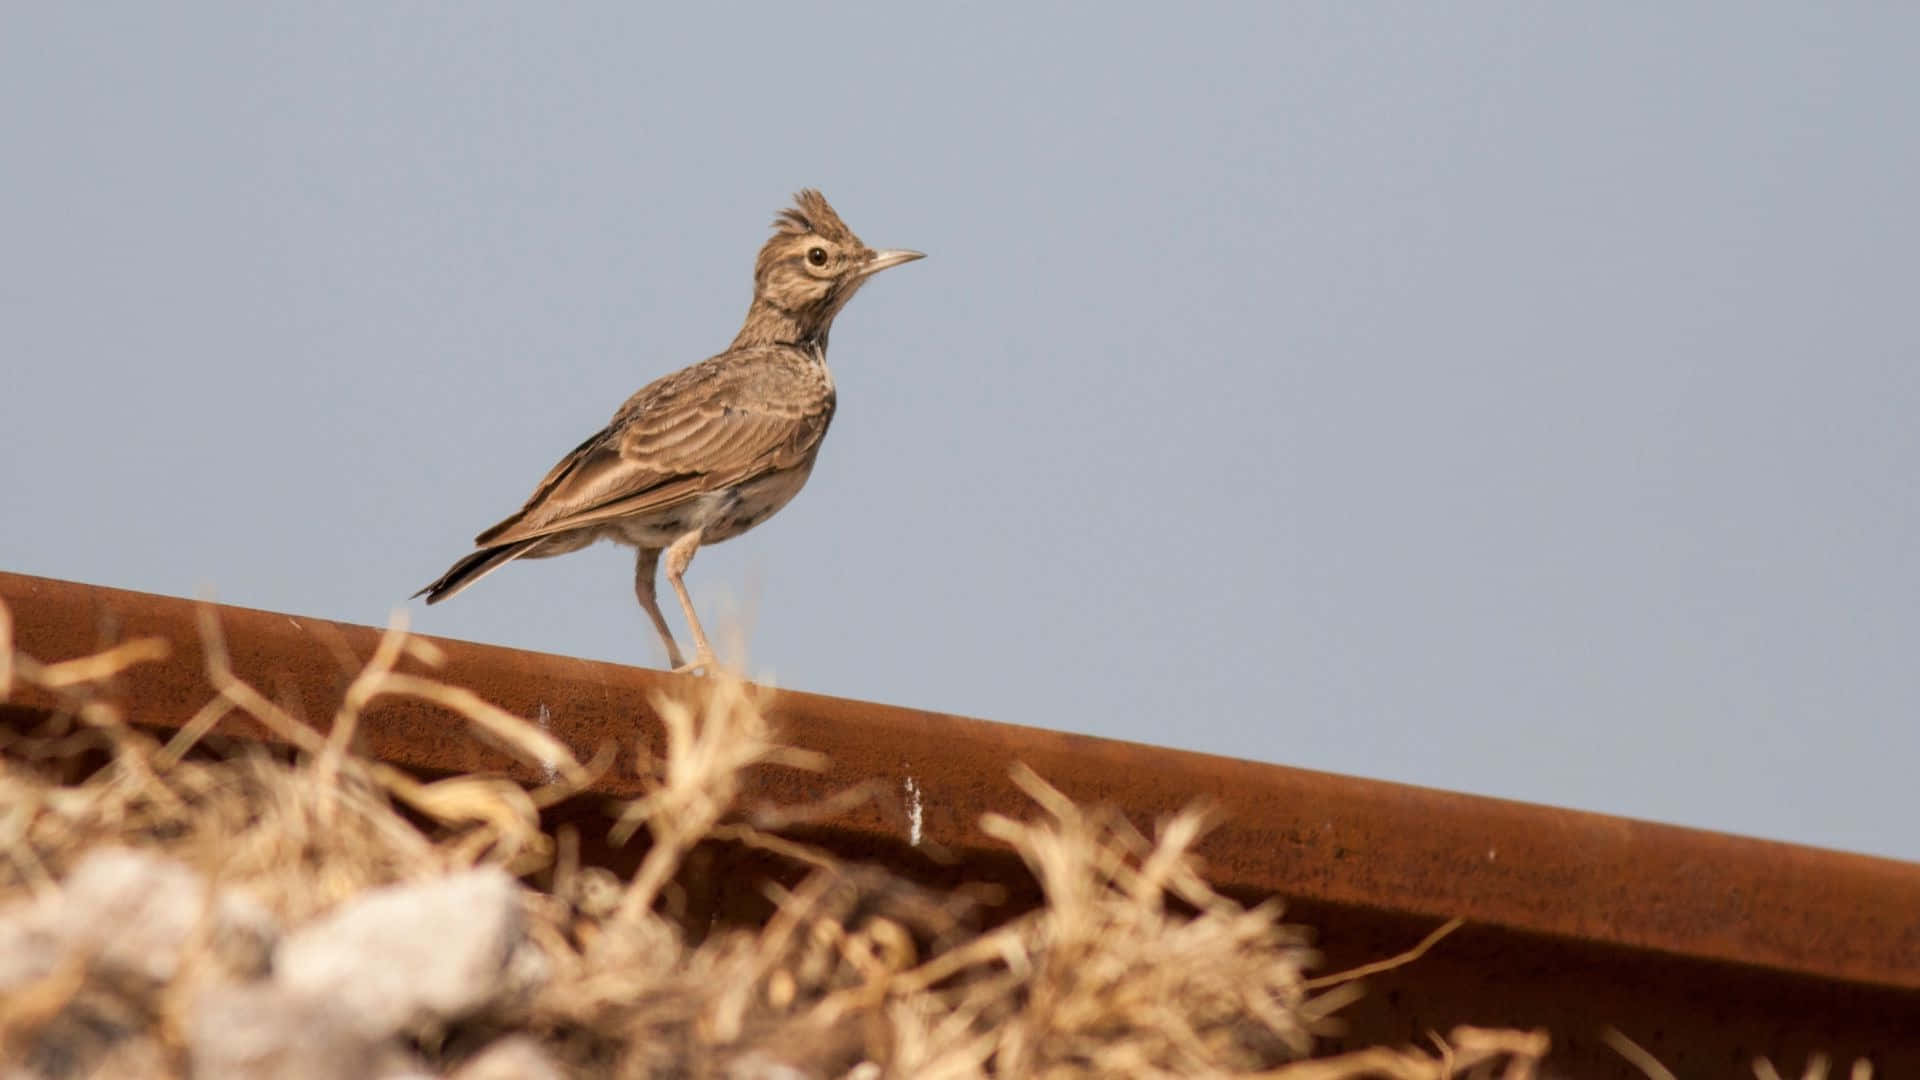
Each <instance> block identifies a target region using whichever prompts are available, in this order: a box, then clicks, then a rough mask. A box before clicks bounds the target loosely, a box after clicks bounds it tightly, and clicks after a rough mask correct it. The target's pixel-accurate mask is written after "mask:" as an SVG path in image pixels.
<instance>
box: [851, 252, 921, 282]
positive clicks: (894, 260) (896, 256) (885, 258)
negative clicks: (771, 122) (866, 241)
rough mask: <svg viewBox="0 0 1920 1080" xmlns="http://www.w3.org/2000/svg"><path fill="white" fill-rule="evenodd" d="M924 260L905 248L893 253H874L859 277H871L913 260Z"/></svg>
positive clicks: (919, 255) (861, 269)
mask: <svg viewBox="0 0 1920 1080" xmlns="http://www.w3.org/2000/svg"><path fill="white" fill-rule="evenodd" d="M924 258H926V256H925V255H922V254H920V253H919V252H917V251H908V250H906V249H905V248H899V249H896V250H893V251H876V252H874V253H873V257H872V258H870V259H868V260H867V265H865V266H863V267H861V268H860V276H861V277H872V276H873V275H875V274H877V273H879V272H880V271H882V270H885V269H886V268H888V267H890V266H899V265H900V264H901V263H910V262H912V261H913V260H915V259H924Z"/></svg>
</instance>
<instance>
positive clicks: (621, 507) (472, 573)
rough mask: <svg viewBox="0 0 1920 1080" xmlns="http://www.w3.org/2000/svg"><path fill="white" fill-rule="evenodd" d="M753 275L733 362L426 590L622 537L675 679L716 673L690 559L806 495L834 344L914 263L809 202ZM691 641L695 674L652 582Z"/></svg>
mask: <svg viewBox="0 0 1920 1080" xmlns="http://www.w3.org/2000/svg"><path fill="white" fill-rule="evenodd" d="M773 228H774V234H773V236H772V238H770V239H769V240H768V241H767V242H766V245H765V246H764V247H762V248H761V249H760V257H759V259H758V260H757V261H756V262H755V263H754V268H753V305H752V306H751V307H749V308H748V309H747V319H746V324H745V325H744V326H742V327H741V328H740V333H739V335H738V336H736V337H735V338H734V339H733V344H732V345H729V346H727V351H725V352H723V353H721V354H719V355H718V356H713V357H709V358H708V359H706V360H702V361H700V362H699V363H697V364H695V365H693V366H692V367H689V368H683V369H682V370H680V371H676V372H674V373H673V374H671V375H667V376H664V377H662V378H660V379H656V380H655V381H654V382H652V383H651V384H649V385H648V386H647V387H646V388H644V389H642V390H641V391H640V392H639V393H637V394H635V395H633V396H632V397H630V398H628V399H627V403H626V404H625V405H622V406H620V410H619V411H618V412H616V413H614V414H613V421H612V422H611V423H609V424H608V425H607V426H606V427H604V428H602V429H601V430H600V431H599V432H598V433H596V434H595V435H593V437H591V438H589V439H588V440H587V441H586V442H583V443H581V444H580V445H579V446H578V447H577V448H575V450H574V451H573V453H571V454H568V455H567V456H566V457H565V458H562V459H561V461H560V463H559V464H558V465H555V466H554V467H553V471H551V472H549V473H547V476H546V479H544V480H542V481H540V484H539V486H538V487H536V488H534V491H533V495H532V497H530V498H528V499H527V503H526V505H525V506H522V507H521V508H520V511H519V512H518V513H516V514H514V515H513V516H512V517H509V518H508V519H506V520H505V521H502V522H501V523H500V524H498V525H495V526H494V527H493V528H491V529H488V530H487V531H486V532H483V533H481V534H480V535H479V536H477V537H475V538H474V543H475V545H476V546H477V548H478V550H476V551H474V552H473V553H472V554H470V555H468V556H467V557H465V558H463V559H461V560H460V561H459V562H457V563H454V564H453V567H452V568H451V569H449V570H448V571H447V572H446V573H444V574H442V575H440V579H439V580H437V581H435V582H434V583H433V584H431V585H428V586H427V587H426V588H424V589H421V590H420V591H419V592H417V593H415V594H414V595H415V596H423V595H424V596H425V597H426V598H427V603H429V604H432V603H436V602H438V601H441V600H445V599H446V598H448V597H450V596H453V595H454V594H455V593H458V592H459V591H460V590H462V589H464V588H466V587H467V586H469V585H471V584H473V583H474V582H475V581H478V580H479V579H480V578H481V577H483V576H485V575H486V574H488V573H490V572H492V571H493V570H495V569H497V568H498V567H500V566H501V565H502V564H504V563H506V562H509V561H511V560H513V559H520V558H532V559H537V558H545V557H546V556H549V555H561V554H564V553H566V552H569V551H577V550H579V549H580V548H583V547H585V546H587V545H588V544H591V543H593V542H594V541H595V540H601V539H606V540H613V541H615V542H617V543H622V544H631V545H633V546H634V547H635V548H637V549H639V558H638V562H637V565H636V566H635V569H634V578H633V585H634V593H635V594H636V595H637V596H638V597H639V598H640V606H641V607H642V608H644V609H646V612H647V617H648V618H649V619H652V620H653V626H654V629H655V630H658V631H659V632H660V639H661V640H662V641H664V642H665V643H666V646H667V660H668V662H669V663H670V664H672V665H673V666H674V667H675V668H677V669H682V670H684V669H687V668H693V667H707V668H709V669H711V667H712V665H713V664H714V656H713V647H712V646H711V645H709V644H708V643H707V635H706V632H705V631H704V630H702V629H701V627H700V618H699V616H697V615H695V614H694V610H693V601H692V599H691V598H689V597H688V595H687V586H686V583H685V582H684V581H683V580H682V577H683V575H685V574H686V572H687V564H689V563H691V562H692V561H693V553H694V552H695V551H696V550H698V549H699V547H700V546H701V545H702V544H717V543H719V542H720V541H722V540H726V539H729V538H731V537H735V536H738V535H740V534H741V533H743V532H745V531H747V530H748V529H751V528H753V527H754V526H755V525H758V524H760V523H761V522H762V521H765V520H766V519H767V518H769V517H771V516H772V515H773V513H774V511H776V510H778V509H780V508H781V507H782V506H785V505H786V504H787V500H789V499H791V498H793V496H794V495H795V494H796V493H797V492H799V490H800V486H801V485H802V484H805V483H806V482H807V474H808V473H809V472H811V471H812V469H813V459H814V457H815V455H817V454H818V453H819V452H820V441H821V440H822V439H823V438H825V437H826V434H827V424H828V422H829V421H831V420H832V419H833V406H834V393H833V375H832V374H831V373H830V372H828V370H827V331H828V330H829V329H830V328H831V327H832V325H833V317H834V316H835V315H837V314H839V313H840V309H841V308H843V307H845V306H846V303H847V301H848V300H850V299H852V298H853V294H854V293H855V292H856V291H858V290H859V288H860V286H861V285H862V284H864V283H865V282H866V280H867V279H868V278H869V277H871V276H873V275H874V274H876V273H878V272H880V271H882V270H885V269H886V268H888V267H890V266H899V265H900V264H901V263H905V262H912V261H913V260H915V259H918V258H920V257H921V255H920V253H919V252H917V251H875V250H873V249H872V248H870V247H868V246H867V245H865V244H863V243H861V242H860V238H859V237H857V236H855V235H853V231H852V230H851V229H848V228H847V226H846V225H845V224H844V223H843V222H841V220H840V216H839V215H838V214H835V213H834V212H833V207H831V206H828V205H827V200H826V199H825V198H822V197H821V195H820V193H819V192H817V191H813V190H806V191H802V192H801V193H800V194H799V195H798V196H797V197H796V198H795V200H794V206H793V208H792V209H790V210H783V211H781V213H780V216H779V218H778V219H776V220H775V221H774V224H773ZM663 551H664V552H665V553H666V557H667V583H668V584H670V585H672V586H673V591H674V593H675V595H677V596H678V597H679V598H680V607H681V609H682V610H683V611H685V612H686V615H687V626H688V628H689V629H690V630H691V631H692V633H693V647H694V661H693V663H692V664H683V663H682V661H681V657H680V649H679V646H677V645H675V644H674V640H673V632H672V631H670V630H668V629H667V620H666V619H665V618H664V617H663V616H662V615H661V614H660V603H659V601H658V600H657V599H656V598H655V597H654V591H653V577H654V570H655V568H656V567H657V566H658V564H659V562H660V555H661V552H663Z"/></svg>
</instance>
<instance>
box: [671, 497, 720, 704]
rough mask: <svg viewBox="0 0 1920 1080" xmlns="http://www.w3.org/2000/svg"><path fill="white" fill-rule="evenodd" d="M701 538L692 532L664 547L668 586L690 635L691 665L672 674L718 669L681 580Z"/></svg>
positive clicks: (705, 633) (691, 561)
mask: <svg viewBox="0 0 1920 1080" xmlns="http://www.w3.org/2000/svg"><path fill="white" fill-rule="evenodd" d="M701 535H702V534H701V531H700V530H699V529H695V530H693V531H692V532H690V533H688V534H687V535H685V536H683V537H681V538H680V539H678V540H675V541H674V542H673V543H672V544H670V545H668V547H667V584H669V585H671V586H673V591H674V594H675V595H677V596H679V597H680V607H681V609H682V610H683V611H685V612H686V613H687V628H688V629H689V630H692V631H693V652H694V657H693V663H691V664H686V665H682V666H678V667H676V669H675V670H680V671H690V670H692V669H694V668H706V669H707V670H708V671H709V672H711V671H712V670H714V669H715V668H716V667H718V666H719V664H718V662H717V661H715V660H714V657H713V646H712V645H709V644H707V632H706V631H705V630H702V629H701V628H700V616H699V615H697V614H695V613H694V610H693V598H692V597H691V596H688V595H687V585H686V582H684V581H682V580H681V576H682V575H684V574H685V573H686V572H687V567H688V566H689V565H691V564H692V563H693V553H694V552H695V551H696V550H698V549H699V547H700V537H701Z"/></svg>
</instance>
